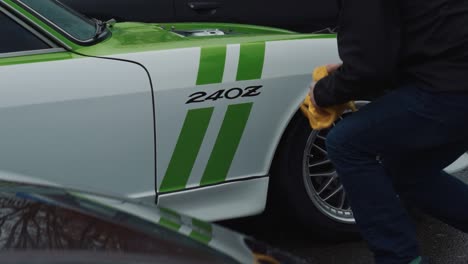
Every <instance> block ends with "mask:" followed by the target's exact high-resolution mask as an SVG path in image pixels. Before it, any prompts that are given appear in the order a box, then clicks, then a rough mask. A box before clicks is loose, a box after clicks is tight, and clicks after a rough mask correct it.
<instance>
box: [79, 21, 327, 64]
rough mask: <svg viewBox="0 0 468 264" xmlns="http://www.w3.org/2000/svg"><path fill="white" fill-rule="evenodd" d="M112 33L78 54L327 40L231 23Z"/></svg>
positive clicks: (139, 26)
mask: <svg viewBox="0 0 468 264" xmlns="http://www.w3.org/2000/svg"><path fill="white" fill-rule="evenodd" d="M109 30H110V32H111V33H112V34H110V36H109V37H108V38H107V39H106V40H104V41H102V42H101V43H99V44H97V45H93V46H89V47H81V48H79V49H77V50H76V51H77V52H78V53H81V54H85V55H88V56H104V55H113V54H124V53H134V52H144V51H155V50H166V49H175V48H190V47H201V46H206V45H227V44H234V43H235V44H239V43H245V42H265V41H274V40H288V39H301V38H323V37H324V34H309V35H307V34H298V33H295V32H292V31H288V30H283V29H277V28H271V27H262V26H253V25H241V24H228V23H167V24H149V23H138V22H124V23H116V24H114V25H112V26H110V27H109Z"/></svg>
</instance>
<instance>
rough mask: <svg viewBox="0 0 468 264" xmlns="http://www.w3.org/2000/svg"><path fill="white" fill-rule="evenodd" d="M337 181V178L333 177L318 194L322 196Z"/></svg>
mask: <svg viewBox="0 0 468 264" xmlns="http://www.w3.org/2000/svg"><path fill="white" fill-rule="evenodd" d="M335 180H336V176H333V177H331V178H330V179H329V180H328V181H327V183H325V185H323V187H322V188H320V190H319V191H318V192H317V194H318V195H321V194H322V193H323V192H324V191H325V190H326V189H327V188H328V187H330V185H331V184H332V183H333V182H334V181H335Z"/></svg>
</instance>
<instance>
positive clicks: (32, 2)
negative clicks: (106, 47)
mask: <svg viewBox="0 0 468 264" xmlns="http://www.w3.org/2000/svg"><path fill="white" fill-rule="evenodd" d="M19 2H21V3H23V4H26V5H27V6H28V7H29V8H31V9H32V10H34V11H35V12H36V13H38V14H39V15H40V16H41V17H43V18H45V19H47V20H48V21H50V22H51V23H52V24H54V25H55V26H57V27H58V28H60V29H61V30H63V31H65V33H67V34H68V35H70V36H72V37H73V38H74V39H76V40H78V41H81V42H85V41H89V40H91V39H94V37H95V35H96V24H95V23H94V22H93V21H92V20H90V19H88V18H86V17H84V16H82V15H80V14H79V13H77V12H75V11H73V10H72V9H70V8H69V7H67V6H65V5H64V4H62V3H61V2H60V1H56V0H42V1H37V0H21V1H19Z"/></svg>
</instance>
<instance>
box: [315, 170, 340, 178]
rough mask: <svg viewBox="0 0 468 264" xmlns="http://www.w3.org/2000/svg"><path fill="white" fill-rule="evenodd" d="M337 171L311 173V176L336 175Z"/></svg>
mask: <svg viewBox="0 0 468 264" xmlns="http://www.w3.org/2000/svg"><path fill="white" fill-rule="evenodd" d="M335 175H336V172H334V171H332V172H323V173H309V176H310V177H335Z"/></svg>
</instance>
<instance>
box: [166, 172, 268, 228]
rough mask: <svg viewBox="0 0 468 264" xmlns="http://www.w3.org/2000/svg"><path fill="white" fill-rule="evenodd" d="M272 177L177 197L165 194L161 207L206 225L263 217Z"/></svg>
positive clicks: (227, 184)
mask: <svg viewBox="0 0 468 264" xmlns="http://www.w3.org/2000/svg"><path fill="white" fill-rule="evenodd" d="M268 182H269V178H268V177H263V178H257V179H249V180H245V181H237V182H228V183H224V184H220V185H215V186H208V187H204V188H199V189H193V190H185V191H181V192H176V193H173V194H162V195H160V196H159V197H158V198H159V199H158V201H159V205H161V206H163V207H167V208H171V209H173V210H176V211H178V212H184V214H186V215H190V216H192V217H195V218H199V219H203V220H205V221H219V220H225V219H232V218H238V217H244V216H251V215H256V214H260V213H262V212H263V210H264V209H265V205H266V201H267V192H268Z"/></svg>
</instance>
